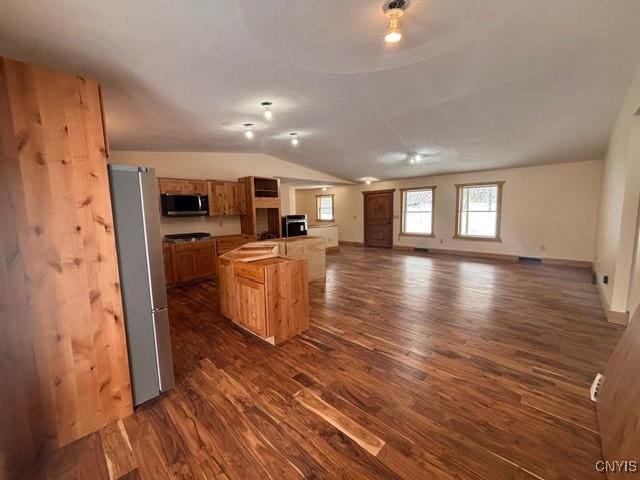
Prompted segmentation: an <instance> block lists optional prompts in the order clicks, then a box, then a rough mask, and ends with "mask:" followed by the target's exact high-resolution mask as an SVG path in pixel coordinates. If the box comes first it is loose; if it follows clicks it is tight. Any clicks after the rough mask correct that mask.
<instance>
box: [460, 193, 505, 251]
mask: <svg viewBox="0 0 640 480" xmlns="http://www.w3.org/2000/svg"><path fill="white" fill-rule="evenodd" d="M503 184H504V182H492V183H480V184H475V185H456V188H457V194H458V199H457V205H458V208H457V209H456V210H457V217H458V218H457V219H456V220H457V221H456V226H457V228H456V236H455V238H463V239H473V240H494V241H500V211H501V206H502V205H501V204H502V185H503Z"/></svg>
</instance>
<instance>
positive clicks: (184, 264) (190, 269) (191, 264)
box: [175, 248, 198, 282]
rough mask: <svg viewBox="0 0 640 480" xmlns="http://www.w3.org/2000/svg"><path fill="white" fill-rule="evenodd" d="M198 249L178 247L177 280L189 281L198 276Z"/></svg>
mask: <svg viewBox="0 0 640 480" xmlns="http://www.w3.org/2000/svg"><path fill="white" fill-rule="evenodd" d="M196 263H197V262H196V251H195V250H193V249H178V248H176V264H175V265H176V272H175V275H176V280H177V281H178V282H188V281H189V280H193V279H195V278H197V277H198V270H197V268H196Z"/></svg>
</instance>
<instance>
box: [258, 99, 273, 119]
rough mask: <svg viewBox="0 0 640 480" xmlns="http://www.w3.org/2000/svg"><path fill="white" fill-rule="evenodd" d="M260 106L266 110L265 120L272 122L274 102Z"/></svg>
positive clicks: (263, 103)
mask: <svg viewBox="0 0 640 480" xmlns="http://www.w3.org/2000/svg"><path fill="white" fill-rule="evenodd" d="M260 105H262V107H263V108H264V113H263V115H264V118H265V119H267V120H271V119H272V118H273V111H272V110H271V107H272V106H273V102H262V103H261V104H260Z"/></svg>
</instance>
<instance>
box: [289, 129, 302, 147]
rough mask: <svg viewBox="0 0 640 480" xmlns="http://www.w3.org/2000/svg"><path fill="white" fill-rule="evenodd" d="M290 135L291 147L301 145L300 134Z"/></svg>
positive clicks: (292, 133)
mask: <svg viewBox="0 0 640 480" xmlns="http://www.w3.org/2000/svg"><path fill="white" fill-rule="evenodd" d="M289 135H290V136H291V145H293V146H294V147H297V146H298V144H299V143H300V140H298V132H291V133H290V134H289Z"/></svg>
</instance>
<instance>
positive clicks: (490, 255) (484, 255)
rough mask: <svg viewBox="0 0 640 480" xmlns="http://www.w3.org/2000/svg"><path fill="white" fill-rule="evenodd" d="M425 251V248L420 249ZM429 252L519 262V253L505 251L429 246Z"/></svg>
mask: <svg viewBox="0 0 640 480" xmlns="http://www.w3.org/2000/svg"><path fill="white" fill-rule="evenodd" d="M420 251H424V249H420ZM427 251H428V252H429V253H437V254H441V255H455V256H458V257H473V258H484V259H487V260H502V261H505V262H517V261H518V258H519V257H518V256H517V255H507V254H504V253H484V252H470V251H466V250H449V249H448V248H427Z"/></svg>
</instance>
